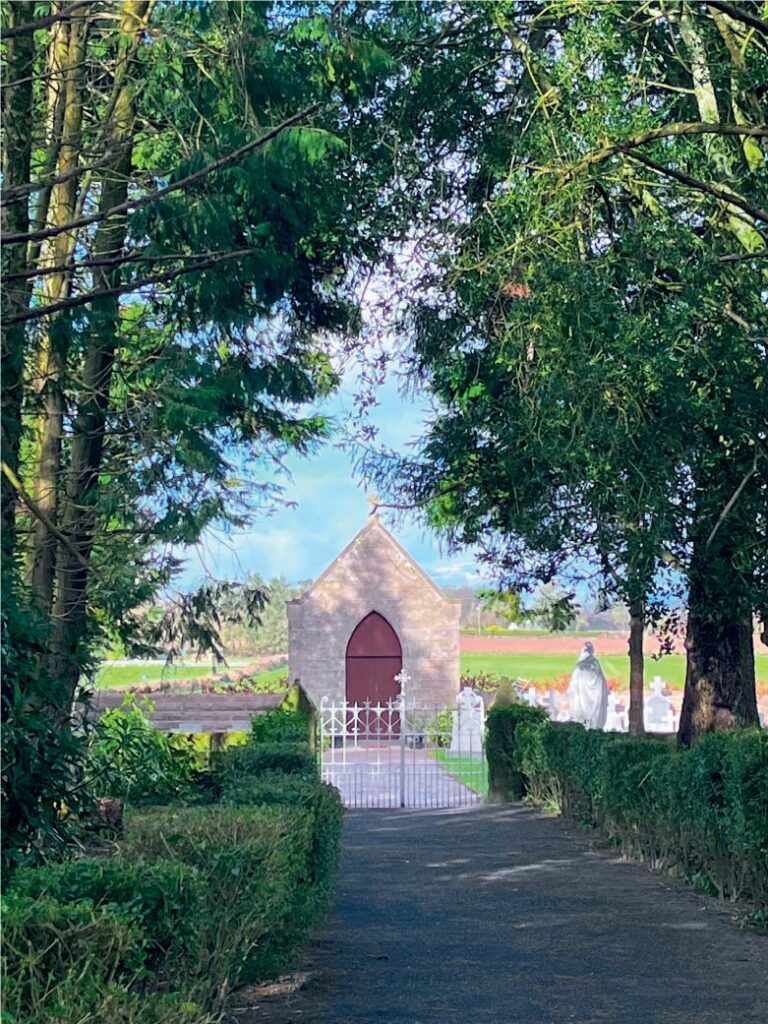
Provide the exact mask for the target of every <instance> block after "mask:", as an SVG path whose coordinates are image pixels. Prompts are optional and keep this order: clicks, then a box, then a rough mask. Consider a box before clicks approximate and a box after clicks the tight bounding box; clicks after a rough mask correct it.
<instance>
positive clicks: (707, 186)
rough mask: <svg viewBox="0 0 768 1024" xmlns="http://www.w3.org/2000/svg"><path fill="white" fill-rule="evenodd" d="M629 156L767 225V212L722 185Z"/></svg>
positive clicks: (639, 157)
mask: <svg viewBox="0 0 768 1024" xmlns="http://www.w3.org/2000/svg"><path fill="white" fill-rule="evenodd" d="M629 156H630V158H631V159H632V160H637V161H638V163H641V164H645V166H646V167H650V168H652V169H653V170H654V171H658V172H659V174H664V175H666V176H667V177H669V178H674V179H675V181H679V182H680V183H681V184H683V185H687V186H688V188H692V189H694V190H695V191H697V192H705V193H707V195H711V196H714V197H715V199H719V200H720V201H721V202H723V203H729V204H730V205H731V206H738V207H739V209H741V210H744V212H745V213H748V214H749V215H750V217H754V218H755V220H759V221H762V223H764V224H768V211H766V210H763V209H761V208H760V207H759V206H753V205H752V204H751V203H748V202H747V200H746V199H742V198H741V196H739V195H737V194H736V193H735V192H731V191H730V190H729V189H727V188H723V187H722V185H713V184H711V183H707V182H704V181H699V180H698V179H696V178H691V177H689V176H688V175H687V174H683V172H682V171H674V170H672V168H671V167H665V166H664V164H660V163H657V162H656V161H655V160H651V158H650V157H648V156H644V155H642V154H640V153H630V154H629Z"/></svg>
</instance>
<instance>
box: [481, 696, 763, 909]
mask: <svg viewBox="0 0 768 1024" xmlns="http://www.w3.org/2000/svg"><path fill="white" fill-rule="evenodd" d="M519 710H520V709H515V711H516V712H517V711H519ZM503 712H504V713H505V714H507V715H509V709H506V708H505V709H503ZM501 713H502V712H501V711H500V712H492V713H491V714H490V715H489V742H488V755H489V768H490V774H491V777H493V773H494V760H496V761H497V762H498V766H497V768H496V771H497V774H498V775H500V776H501V777H502V778H503V779H506V778H508V777H509V776H510V774H511V773H512V772H513V771H514V770H517V769H518V768H519V771H520V775H521V776H522V782H521V784H520V785H519V786H518V787H517V788H516V789H515V791H514V793H512V792H511V791H512V787H511V786H509V787H508V788H507V792H510V795H512V798H516V797H517V796H518V795H526V796H527V797H528V798H529V799H530V800H531V801H532V802H533V803H537V804H550V805H556V806H557V807H558V808H559V809H560V810H561V811H562V813H563V814H565V815H567V816H568V817H570V818H572V819H575V820H578V821H581V822H586V823H588V824H589V825H591V826H593V827H595V828H599V829H600V830H602V831H603V832H604V833H605V834H606V836H608V838H609V839H610V840H612V841H614V842H616V843H617V844H618V845H620V846H621V848H622V850H623V851H624V852H625V854H627V855H628V856H634V857H639V858H642V859H643V860H644V861H646V862H647V863H648V864H649V865H651V866H653V867H657V868H663V869H665V870H669V871H673V872H674V873H676V874H679V875H682V876H684V877H686V878H688V879H689V880H690V881H692V882H693V883H694V884H695V885H697V886H698V887H699V888H701V889H703V890H705V891H708V892H710V893H712V894H713V895H717V896H719V897H720V898H721V899H730V900H735V899H740V898H745V899H748V900H750V901H752V902H754V903H756V904H757V905H758V907H759V908H762V909H761V910H760V911H758V914H757V917H758V918H759V917H760V916H761V915H762V916H763V917H765V915H766V914H768V734H767V733H766V732H764V731H761V730H759V729H750V730H743V731H740V732H735V733H727V734H726V733H718V734H712V735H709V736H706V737H704V738H703V739H701V740H700V741H699V742H697V743H696V744H694V745H693V746H692V747H691V748H690V749H685V750H677V749H676V748H675V747H674V746H673V745H672V743H671V742H670V740H669V738H667V737H651V736H643V737H629V736H624V735H621V734H617V733H604V732H598V731H596V730H587V729H584V728H583V727H582V726H580V725H575V724H572V723H567V724H560V723H553V722H549V721H538V722H535V721H530V720H528V721H523V720H522V718H521V716H519V715H518V716H517V718H516V723H517V724H516V727H515V728H510V727H509V725H508V720H507V719H505V720H504V723H505V728H504V729H503V730H502V729H501V728H500V727H498V726H497V727H496V728H495V730H494V731H493V733H492V731H491V730H492V726H491V722H492V721H493V720H494V719H495V720H496V721H497V722H498V720H499V716H500V715H501ZM512 717H513V718H514V717H515V715H514V713H513V714H512ZM492 734H493V735H494V737H495V745H494V744H492V743H491V741H490V736H491V735H492Z"/></svg>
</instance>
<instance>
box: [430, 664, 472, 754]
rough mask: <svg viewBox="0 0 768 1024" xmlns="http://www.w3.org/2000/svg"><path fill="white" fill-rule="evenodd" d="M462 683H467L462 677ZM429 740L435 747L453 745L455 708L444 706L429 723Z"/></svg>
mask: <svg viewBox="0 0 768 1024" xmlns="http://www.w3.org/2000/svg"><path fill="white" fill-rule="evenodd" d="M462 685H469V684H465V683H464V680H463V679H462ZM426 731H427V742H428V743H429V744H430V745H431V746H434V747H438V748H443V747H449V746H450V745H451V736H452V734H453V709H452V708H443V709H442V711H438V713H437V715H436V716H435V718H434V719H433V720H432V721H431V722H430V723H429V724H428V725H427V730H426Z"/></svg>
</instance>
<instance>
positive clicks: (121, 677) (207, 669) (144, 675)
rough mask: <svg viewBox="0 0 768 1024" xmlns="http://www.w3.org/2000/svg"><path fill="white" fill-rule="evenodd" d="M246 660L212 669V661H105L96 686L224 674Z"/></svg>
mask: <svg viewBox="0 0 768 1024" xmlns="http://www.w3.org/2000/svg"><path fill="white" fill-rule="evenodd" d="M244 664H247V663H246V662H240V661H237V662H230V664H229V667H227V666H226V665H219V666H218V668H217V669H213V668H212V667H211V665H205V664H202V665H201V664H195V665H178V664H176V665H160V664H154V663H150V662H146V663H143V664H142V663H138V664H133V665H110V664H109V662H106V663H105V664H103V665H102V666H101V668H100V669H99V671H98V673H97V674H96V688H97V689H99V690H109V689H111V688H112V687H120V686H142V685H144V684H147V683H157V682H168V683H174V682H179V681H182V680H187V679H198V678H199V677H200V676H210V675H218V676H225V675H227V674H228V673H229V672H231V671H233V670H236V669H238V668H242V666H243V665H244ZM281 674H282V675H285V666H283V667H282V668H273V669H268V670H265V671H264V672H259V673H258V674H257V677H258V679H259V680H261V681H264V682H272V681H274V680H275V679H277V678H278V677H279V676H280V675H281Z"/></svg>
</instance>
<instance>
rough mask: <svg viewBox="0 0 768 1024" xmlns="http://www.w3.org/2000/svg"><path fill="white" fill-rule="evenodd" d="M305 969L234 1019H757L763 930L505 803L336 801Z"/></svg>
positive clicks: (764, 985)
mask: <svg viewBox="0 0 768 1024" xmlns="http://www.w3.org/2000/svg"><path fill="white" fill-rule="evenodd" d="M303 969H304V970H306V971H308V972H310V974H311V976H312V980H311V981H310V983H309V984H308V985H307V986H306V987H305V988H304V989H302V990H301V991H298V992H296V993H294V994H293V995H291V996H288V997H286V996H281V997H278V998H276V999H270V1000H265V1001H264V1003H262V1004H261V1005H260V1006H259V1007H258V1008H256V1009H255V1010H253V1011H252V1012H251V1013H249V1014H247V1015H246V1016H245V1017H242V1018H240V1019H241V1020H242V1021H244V1022H247V1024H261V1022H266V1021H270V1022H272V1024H289V1022H291V1024H299V1022H301V1024H374V1022H375V1024H598V1022H600V1024H606V1022H612V1024H613V1022H615V1024H765V1021H766V1020H768V939H765V938H762V937H759V936H756V935H754V934H751V933H749V932H744V931H740V930H739V929H738V928H737V927H736V926H734V925H733V924H732V923H731V921H730V920H729V916H728V911H727V909H726V908H723V907H721V906H720V905H719V904H717V903H716V902H715V901H713V900H710V899H707V898H704V897H701V896H698V895H697V894H695V893H694V892H692V891H691V890H688V889H685V888H683V887H682V886H680V885H678V884H676V883H673V882H670V881H667V880H664V879H662V878H659V877H657V876H654V875H652V874H650V873H649V872H648V871H647V870H646V869H645V868H644V867H643V866H642V865H638V864H628V863H625V862H622V861H620V860H619V859H618V858H616V857H614V856H612V855H611V854H610V853H605V852H594V851H592V850H591V849H590V847H589V844H588V841H587V840H586V839H585V837H584V836H583V834H580V833H578V832H573V833H569V831H568V830H567V829H566V828H565V827H564V826H563V824H562V823H561V822H560V821H559V820H558V819H547V818H542V817H540V816H538V815H536V814H534V813H532V812H530V811H528V810H524V809H522V808H519V807H509V806H508V807H497V808H493V807H478V808H469V809H466V810H465V809H462V810H457V811H453V812H450V811H405V812H386V811H378V812H365V811H359V812H351V813H350V814H349V815H348V816H347V822H346V825H345V838H344V854H343V860H342V871H341V877H340V880H339V892H338V900H337V905H336V910H335V913H334V915H333V916H332V918H331V920H330V922H329V925H328V928H327V930H326V931H325V933H324V934H322V935H320V936H319V937H318V939H317V941H316V942H315V943H314V945H313V946H312V947H311V948H310V949H309V951H308V953H307V956H306V958H305V963H304V964H303Z"/></svg>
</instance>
